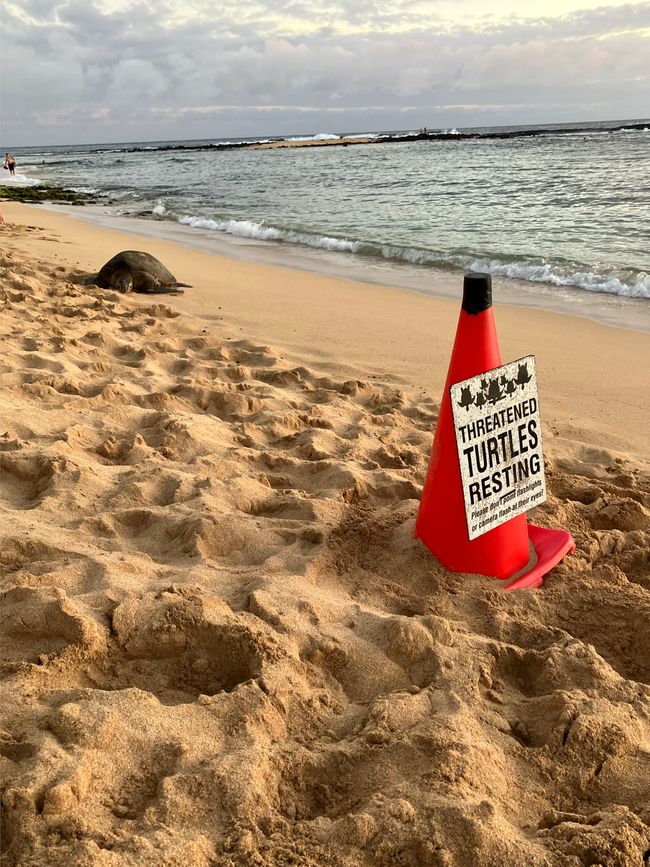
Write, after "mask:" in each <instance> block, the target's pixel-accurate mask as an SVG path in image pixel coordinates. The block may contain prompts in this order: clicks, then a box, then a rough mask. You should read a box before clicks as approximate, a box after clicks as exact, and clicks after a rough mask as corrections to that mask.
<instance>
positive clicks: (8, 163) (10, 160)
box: [3, 154, 16, 175]
mask: <svg viewBox="0 0 650 867" xmlns="http://www.w3.org/2000/svg"><path fill="white" fill-rule="evenodd" d="M3 168H5V169H9V174H10V175H15V174H16V160H15V159H14V157H12V156H11V154H5V164H4V166H3Z"/></svg>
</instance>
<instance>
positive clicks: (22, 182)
mask: <svg viewBox="0 0 650 867" xmlns="http://www.w3.org/2000/svg"><path fill="white" fill-rule="evenodd" d="M42 183H43V181H42V180H41V179H40V178H30V177H28V176H27V175H21V174H18V173H17V174H15V175H10V174H9V172H7V174H6V175H3V176H0V184H2V185H3V186H5V187H36V186H38V184H42Z"/></svg>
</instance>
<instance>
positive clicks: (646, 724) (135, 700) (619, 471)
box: [0, 203, 650, 867]
mask: <svg viewBox="0 0 650 867" xmlns="http://www.w3.org/2000/svg"><path fill="white" fill-rule="evenodd" d="M2 209H3V212H4V215H5V218H6V219H7V225H2V226H0V251H1V252H0V299H1V304H2V307H1V312H0V329H1V332H0V333H2V336H3V349H4V351H3V357H2V361H1V367H0V371H1V374H0V388H1V393H2V401H1V403H0V467H1V475H0V513H1V515H2V549H1V550H2V555H1V562H2V575H3V577H2V599H1V606H2V625H3V629H2V659H3V662H2V665H3V692H4V701H3V710H2V717H3V719H2V722H1V724H0V725H1V741H2V760H1V761H2V773H3V800H2V803H3V826H2V842H3V856H2V857H3V860H2V864H3V867H4V865H7V867H14V865H15V867H45V865H54V867H59V865H60V867H68V865H84V867H86V865H87V867H122V865H148V867H149V865H151V867H167V865H178V864H183V863H186V864H191V865H197V867H217V865H218V867H221V865H224V867H226V865H227V867H235V865H242V867H243V865H260V867H261V865H285V864H286V865H288V864H293V865H305V867H307V865H310V867H325V865H331V867H392V865H408V867H411V865H412V867H419V865H425V867H429V865H430V867H470V865H472V867H473V865H478V864H480V865H482V867H519V865H523V864H526V865H530V867H555V865H558V867H560V865H568V867H582V865H587V864H592V865H603V867H629V865H639V867H642V865H643V863H644V857H647V853H648V847H649V846H650V842H649V841H650V806H649V805H650V784H649V783H648V780H650V686H649V684H650V658H649V656H648V646H647V645H648V642H647V633H648V622H649V617H650V562H649V557H648V550H649V547H648V542H649V540H650V450H649V448H648V433H647V432H648V430H650V404H649V403H648V400H647V397H645V396H646V395H647V370H648V363H649V362H650V337H649V336H648V335H647V334H644V333H641V332H637V331H634V330H622V329H617V328H614V327H610V326H606V325H601V324H598V323H596V322H592V321H590V320H588V319H585V318H579V317H572V316H562V315H558V314H554V313H545V312H543V311H538V310H530V309H524V308H520V307H514V306H507V305H503V304H502V305H499V306H498V307H497V309H496V318H497V325H498V329H499V337H500V344H501V351H502V354H503V356H504V359H505V360H513V359H516V358H519V357H521V356H523V355H528V354H534V355H535V356H536V358H537V369H538V377H539V383H540V403H541V407H542V417H543V420H544V436H545V457H546V462H547V484H548V488H549V499H548V502H547V503H546V504H544V505H542V506H540V507H539V508H538V509H536V510H535V512H534V513H533V514H532V515H531V517H532V518H534V519H535V521H536V522H537V523H539V524H542V525H544V526H548V527H562V528H565V529H567V530H569V531H570V532H571V533H572V535H573V537H574V538H575V541H576V550H575V552H574V553H572V554H571V555H569V556H568V557H567V558H566V559H565V560H564V561H563V562H562V563H561V564H560V565H559V566H558V567H557V568H556V569H554V570H553V572H552V573H550V575H549V576H548V577H547V580H546V583H545V585H544V587H543V588H541V589H540V590H535V591H529V590H524V591H518V592H516V593H505V592H504V591H503V590H501V589H500V588H499V586H498V584H497V582H494V581H490V580H489V579H485V578H479V577H477V576H472V575H455V574H450V573H448V572H447V571H446V570H444V569H443V568H442V567H441V566H440V565H439V564H438V563H437V562H436V561H435V559H434V558H433V557H432V556H431V555H430V553H429V552H428V551H427V549H426V548H425V547H424V546H423V545H422V544H421V543H420V542H418V541H415V540H414V539H413V525H414V520H415V514H416V512H417V507H418V500H419V495H420V492H421V488H422V483H423V480H424V475H425V473H426V468H427V463H428V458H429V452H430V448H431V442H432V437H433V431H434V429H435V424H436V420H437V412H438V408H439V401H440V396H441V390H442V386H443V383H444V380H445V376H446V372H447V364H448V360H449V353H450V348H451V343H452V340H453V335H454V331H455V326H456V320H457V318H458V310H459V303H458V302H457V301H449V300H443V299H435V298H428V297H424V296H421V295H417V294H415V293H409V292H405V291H400V290H397V289H393V288H390V287H380V286H374V285H372V286H371V285H367V284H363V283H355V282H353V281H346V280H337V279H334V278H331V277H321V276H318V275H315V274H310V273H306V272H302V271H298V270H292V269H290V268H284V267H275V266H270V265H261V264H257V263H249V262H242V261H237V260H235V259H228V258H225V257H220V256H216V255H213V254H210V253H207V252H203V251H201V250H197V249H192V248H190V247H186V246H183V245H181V244H172V243H170V242H168V241H166V240H165V241H164V240H157V239H152V238H149V237H147V238H143V237H138V236H133V235H128V234H126V233H123V232H117V231H111V230H108V229H105V228H98V227H97V226H93V225H89V224H87V223H84V222H82V221H81V220H79V219H75V218H74V217H73V216H72V214H71V215H70V216H67V215H65V214H61V213H55V212H52V211H49V210H45V209H42V208H34V207H30V206H26V205H19V204H14V203H2ZM124 249H143V250H147V251H148V252H150V253H152V254H153V255H155V256H157V257H158V258H159V259H161V260H162V261H163V262H164V264H165V265H167V267H169V268H170V269H171V270H172V271H173V272H174V274H175V275H176V276H177V277H178V278H179V279H180V280H182V281H184V282H187V283H190V284H192V287H193V288H191V289H187V290H186V292H185V294H184V295H182V296H144V295H126V296H125V295H119V294H117V293H115V292H113V291H111V290H106V289H100V288H98V287H97V286H94V285H88V282H87V281H88V278H89V277H90V276H91V275H93V274H96V273H97V271H98V269H99V268H100V267H101V265H103V264H104V263H105V262H106V261H107V260H108V259H109V258H111V257H112V256H113V255H114V254H115V253H117V252H118V251H119V250H124ZM445 279H449V280H454V279H457V280H458V294H459V297H460V281H461V278H460V277H458V278H453V277H451V276H450V277H449V278H445ZM644 636H645V638H644Z"/></svg>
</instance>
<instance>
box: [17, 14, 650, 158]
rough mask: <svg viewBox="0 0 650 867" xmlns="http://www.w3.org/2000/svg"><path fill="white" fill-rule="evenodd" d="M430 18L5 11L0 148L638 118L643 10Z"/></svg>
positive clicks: (647, 23)
mask: <svg viewBox="0 0 650 867" xmlns="http://www.w3.org/2000/svg"><path fill="white" fill-rule="evenodd" d="M452 5H453V4H452ZM471 5H472V4H471V3H470V4H469V6H471ZM443 6H445V4H432V3H428V2H422V3H419V4H418V3H413V2H410V0H391V2H381V3H380V2H373V0H358V2H357V0H354V2H353V0H339V2H338V3H332V4H330V3H326V2H324V0H290V2H289V3H288V4H287V5H286V6H284V7H283V8H282V10H281V11H279V10H280V7H279V4H277V2H276V0H241V2H237V3H235V2H232V0H222V2H221V3H220V4H214V3H212V2H207V0H186V2H185V3H183V4H178V3H172V2H170V0H158V2H156V3H154V2H149V0H20V2H8V3H7V4H6V6H5V12H4V21H3V24H4V28H3V29H4V33H3V44H2V62H1V63H2V81H1V86H2V91H1V96H0V100H1V102H0V105H1V108H2V127H1V128H0V136H1V137H2V139H3V141H4V142H5V143H6V144H20V143H29V142H31V141H34V142H37V141H41V142H44V143H45V142H50V143H51V142H55V141H69V142H72V141H100V140H124V138H126V137H129V138H156V139H160V138H166V137H171V138H182V137H187V136H191V137H195V136H210V137H213V136H221V135H226V136H234V135H238V134H240V135H256V134H265V133H269V134H271V133H276V134H281V133H285V132H287V133H289V132H301V131H329V129H331V128H335V129H337V130H339V131H342V130H353V129H355V128H363V129H370V128H371V127H370V125H369V124H370V123H371V122H372V123H374V124H375V125H376V126H375V128H383V129H386V128H398V127H399V126H400V125H406V126H408V125H411V124H414V125H417V126H419V125H421V124H423V123H426V124H427V125H428V126H430V127H434V126H437V125H440V126H446V125H449V124H453V125H461V124H465V125H473V124H474V123H475V120H474V118H473V117H472V113H474V114H477V113H478V112H480V114H481V117H480V122H481V123H488V122H490V119H491V120H492V122H494V123H505V122H534V121H535V120H538V121H552V120H565V119H566V120H572V119H574V120H579V119H587V118H597V117H611V118H613V117H617V116H621V115H625V116H643V113H644V112H645V111H647V107H646V106H647V92H648V72H647V69H646V67H647V63H646V61H645V58H646V57H647V54H648V42H649V40H648V34H649V33H650V8H649V7H648V5H647V4H645V3H639V4H626V5H623V6H621V5H619V6H605V7H599V8H596V9H592V10H581V11H577V12H572V13H570V14H567V15H564V16H561V17H556V18H551V17H543V18H531V17H528V18H517V17H511V18H500V19H499V18H496V17H495V16H490V17H487V18H486V17H483V18H481V17H479V18H477V17H475V16H474V17H471V16H469V15H468V17H467V18H466V19H464V18H463V17H462V14H460V12H457V14H456V17H454V18H450V17H443V16H442V15H441V14H440V13H439V12H436V11H435V10H439V9H441V8H443ZM449 6H450V4H449V3H447V4H446V7H449ZM467 8H468V5H466V4H463V3H462V2H459V3H458V4H457V9H458V10H463V9H467ZM461 106H474V107H475V108H462V107H461ZM335 123H336V124H338V126H336V127H333V125H334V124H335ZM328 124H330V126H329V127H328Z"/></svg>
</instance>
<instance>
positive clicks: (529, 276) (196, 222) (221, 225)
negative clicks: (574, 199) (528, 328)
mask: <svg viewBox="0 0 650 867" xmlns="http://www.w3.org/2000/svg"><path fill="white" fill-rule="evenodd" d="M152 215H153V216H154V217H156V218H157V219H163V220H173V221H176V222H177V223H180V224H181V225H183V226H190V227H191V228H193V229H204V230H208V231H214V232H223V233H225V234H228V235H234V236H237V237H240V238H249V239H252V240H257V241H274V242H281V243H288V244H300V245H302V246H306V247H312V248H314V249H319V250H327V251H329V252H337V253H356V254H357V255H362V256H370V257H374V258H380V259H386V260H389V261H393V262H405V263H409V264H412V265H420V266H429V267H438V268H448V267H457V268H462V269H464V270H470V271H482V272H484V273H488V274H494V275H495V276H501V277H511V278H516V279H519V280H526V281H529V282H532V283H542V284H547V285H551V286H558V287H563V286H566V287H575V288H578V289H585V290H588V291H590V292H605V293H607V294H610V295H621V296H626V297H629V298H650V275H649V274H647V273H645V272H644V271H635V270H633V269H629V270H626V271H621V272H616V273H614V272H609V273H603V274H600V273H596V272H593V271H589V270H587V269H580V267H579V266H576V265H572V266H567V265H564V266H562V265H560V264H551V263H548V262H530V261H526V260H518V261H511V262H506V261H503V260H501V259H499V258H489V259H488V258H485V257H479V256H472V255H468V254H459V253H453V252H452V253H442V252H437V251H435V250H427V249H422V248H417V247H403V246H400V245H391V244H379V243H375V242H372V241H363V240H360V239H355V238H337V237H333V236H329V235H319V234H316V233H312V232H301V231H298V230H296V229H289V228H282V227H279V226H272V225H268V224H266V223H264V222H255V221H254V220H237V219H229V218H209V217H199V216H193V215H190V214H176V213H174V212H173V211H171V210H168V209H167V207H166V206H165V204H164V203H163V202H162V201H159V202H158V203H157V204H156V205H155V206H154V207H153V209H152Z"/></svg>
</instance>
